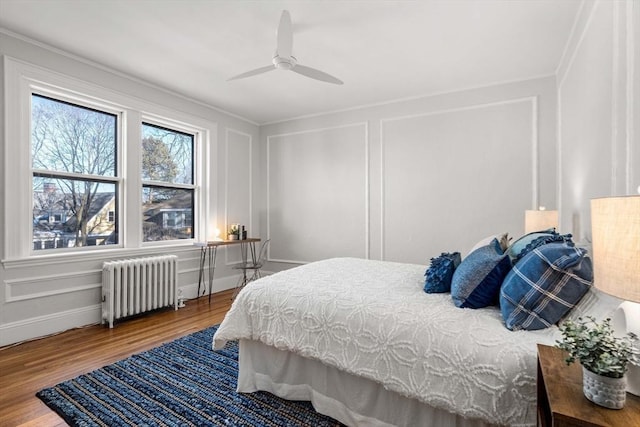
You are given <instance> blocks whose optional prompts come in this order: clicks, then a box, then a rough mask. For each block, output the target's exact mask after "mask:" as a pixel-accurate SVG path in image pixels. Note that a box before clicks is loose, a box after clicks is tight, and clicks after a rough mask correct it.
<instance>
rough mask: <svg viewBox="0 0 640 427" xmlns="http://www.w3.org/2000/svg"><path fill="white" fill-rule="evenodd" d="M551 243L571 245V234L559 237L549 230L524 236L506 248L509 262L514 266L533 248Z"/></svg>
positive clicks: (554, 231) (553, 229) (551, 229)
mask: <svg viewBox="0 0 640 427" xmlns="http://www.w3.org/2000/svg"><path fill="white" fill-rule="evenodd" d="M552 242H570V243H571V244H572V245H573V242H572V240H571V234H564V235H561V234H558V233H557V232H556V230H555V228H550V229H548V230H543V231H534V232H532V233H528V234H525V235H524V236H522V237H520V238H519V239H518V240H516V241H515V242H513V243H512V244H511V246H509V248H507V253H508V254H509V258H511V262H512V263H514V264H515V263H516V262H518V261H519V260H520V259H522V258H523V257H524V256H525V255H526V254H528V253H529V252H531V251H532V250H534V249H535V248H537V247H539V246H542V245H546V244H547V243H552Z"/></svg>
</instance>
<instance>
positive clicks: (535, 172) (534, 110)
mask: <svg viewBox="0 0 640 427" xmlns="http://www.w3.org/2000/svg"><path fill="white" fill-rule="evenodd" d="M517 103H529V104H530V108H531V152H532V164H531V185H532V187H531V188H532V194H531V203H532V208H533V207H536V206H538V201H539V182H538V181H539V178H538V177H539V154H538V151H539V147H538V145H539V144H538V96H527V97H520V98H513V99H506V100H502V101H494V102H486V103H478V104H473V105H467V106H461V107H454V108H446V109H440V110H432V111H427V112H420V113H415V114H407V115H402V116H393V117H387V118H382V119H380V175H381V176H380V259H381V260H384V259H385V246H386V242H385V211H386V201H385V176H386V171H385V169H386V164H385V160H386V158H385V145H386V143H385V125H386V124H388V123H391V122H397V121H402V120H410V119H415V118H420V117H429V116H435V115H443V114H452V113H459V112H464V111H472V110H479V109H484V108H492V107H496V106H502V105H510V104H517Z"/></svg>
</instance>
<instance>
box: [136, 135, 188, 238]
mask: <svg viewBox="0 0 640 427" xmlns="http://www.w3.org/2000/svg"><path fill="white" fill-rule="evenodd" d="M194 139H195V137H194V135H193V134H189V133H186V132H181V131H177V130H173V129H169V128H166V127H163V126H158V125H154V124H151V123H142V221H143V223H142V226H143V229H142V230H143V233H142V234H143V240H144V241H145V242H154V241H159V240H175V239H191V238H193V236H194V228H193V212H194V193H195V186H194V185H193V182H194V180H193V152H194Z"/></svg>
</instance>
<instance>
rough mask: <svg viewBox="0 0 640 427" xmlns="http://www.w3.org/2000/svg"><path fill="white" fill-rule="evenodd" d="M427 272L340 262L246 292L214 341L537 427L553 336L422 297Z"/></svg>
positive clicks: (471, 413)
mask: <svg viewBox="0 0 640 427" xmlns="http://www.w3.org/2000/svg"><path fill="white" fill-rule="evenodd" d="M425 268H426V267H425V266H421V265H414V264H400V263H392V262H382V261H372V260H363V259H354V258H335V259H329V260H325V261H319V262H315V263H311V264H307V265H304V266H300V267H297V268H294V269H291V270H287V271H283V272H280V273H277V274H274V275H271V276H267V277H264V278H262V279H260V280H258V281H256V282H252V283H250V284H249V285H248V286H247V287H245V288H244V289H243V290H242V291H241V292H240V293H239V295H238V297H237V298H236V300H235V301H234V303H233V305H232V307H231V309H230V311H229V312H228V314H227V316H226V317H225V319H224V321H223V322H222V324H221V325H220V327H219V329H218V331H217V333H216V334H215V336H214V343H213V346H214V349H219V348H222V347H223V346H224V344H225V343H226V341H227V340H236V339H252V340H258V341H261V342H263V343H265V344H268V345H271V346H274V347H276V348H278V349H281V350H288V351H292V352H294V353H297V354H299V355H302V356H304V357H309V358H313V359H317V360H320V361H322V362H324V363H326V364H328V365H331V366H334V367H336V368H338V369H341V370H343V371H346V372H349V373H352V374H355V375H360V376H363V377H365V378H369V379H371V380H373V381H377V382H380V383H382V384H383V385H384V387H385V388H386V389H389V390H392V391H395V392H397V393H400V394H402V395H404V396H408V397H411V398H415V399H418V400H420V401H422V402H424V403H427V404H429V405H431V406H434V407H436V408H441V409H445V410H448V411H450V412H454V413H457V414H460V415H463V416H465V417H472V418H479V419H482V420H484V421H487V422H490V423H495V424H508V425H535V424H536V411H535V404H536V386H535V385H536V343H545V344H553V343H554V339H555V338H557V335H558V333H557V328H555V327H554V328H551V329H547V330H542V331H517V332H512V331H509V330H507V329H506V328H505V327H504V325H503V323H502V318H501V316H500V311H499V310H498V309H497V308H496V307H493V308H486V309H480V310H472V309H460V308H457V307H455V306H454V305H453V303H452V301H451V296H450V295H449V294H426V293H425V292H424V291H423V290H422V287H423V284H424V276H423V275H424V271H425Z"/></svg>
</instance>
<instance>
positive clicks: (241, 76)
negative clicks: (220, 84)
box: [227, 65, 276, 81]
mask: <svg viewBox="0 0 640 427" xmlns="http://www.w3.org/2000/svg"><path fill="white" fill-rule="evenodd" d="M275 69H276V68H275V67H274V66H273V65H267V66H266V67H260V68H256V69H255V70H251V71H247V72H246V73H242V74H238V75H237V76H233V77H231V78H230V79H227V81H230V80H238V79H244V78H245V77H251V76H255V75H257V74H262V73H266V72H268V71H273V70H275Z"/></svg>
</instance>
